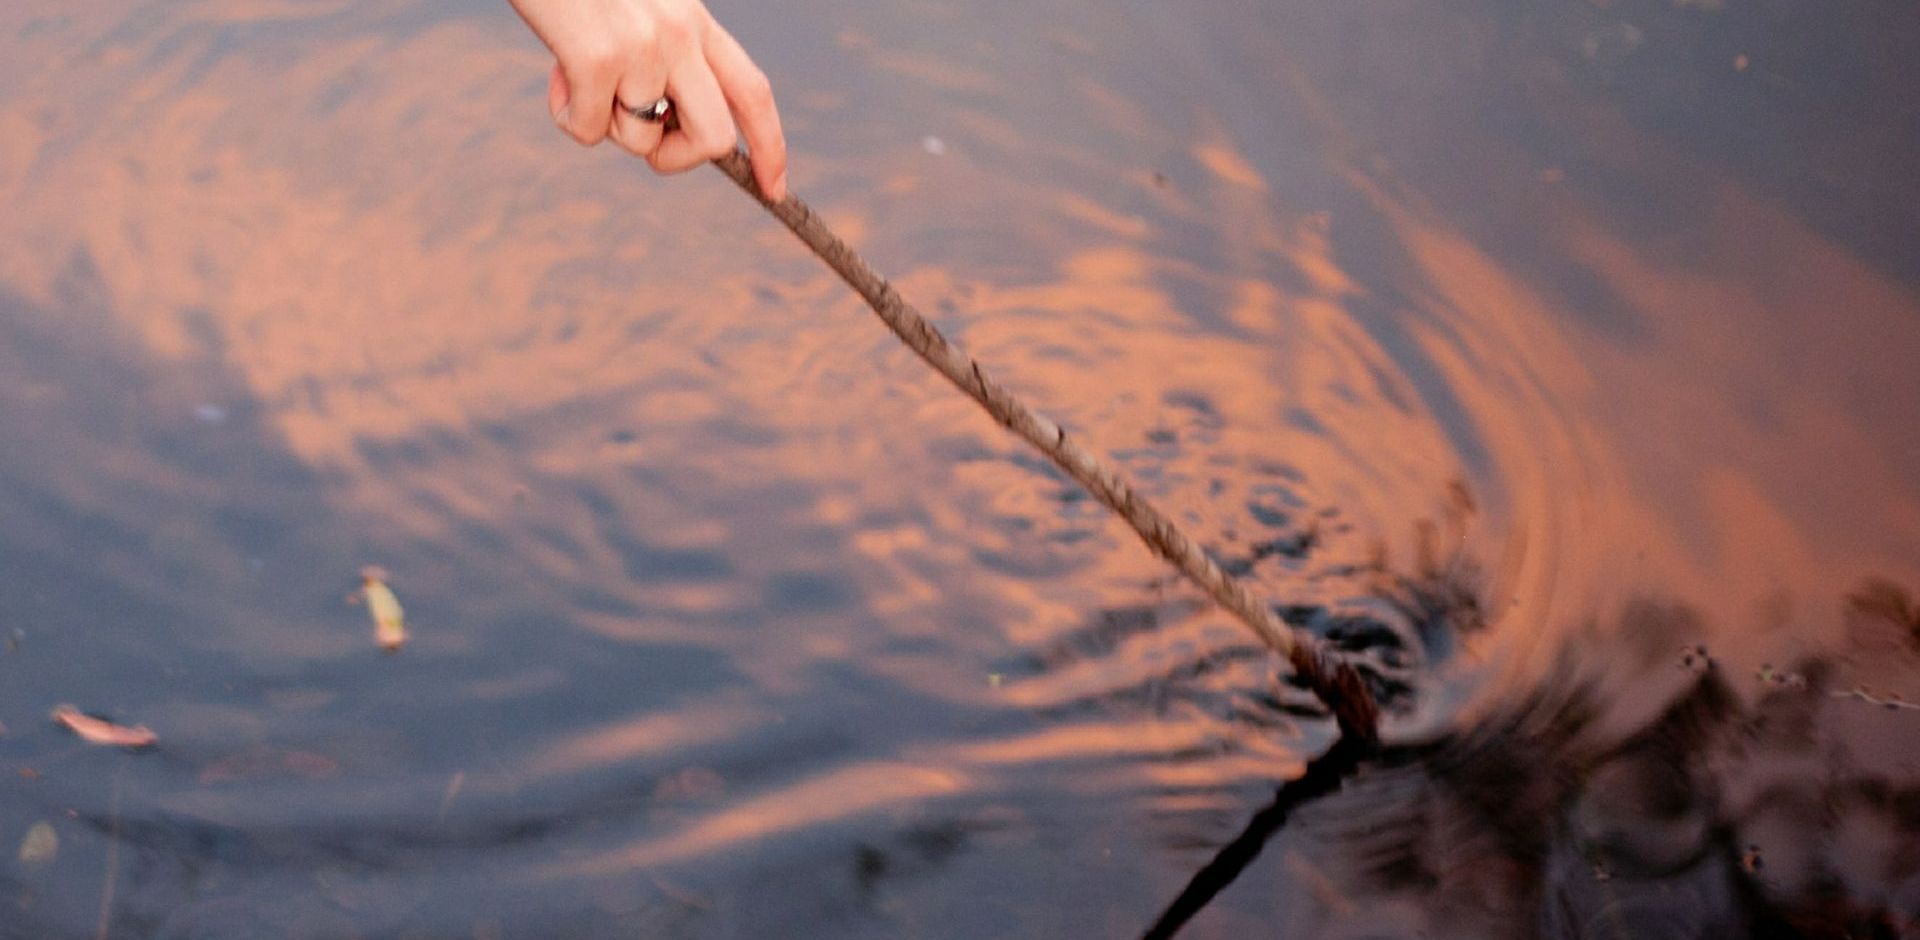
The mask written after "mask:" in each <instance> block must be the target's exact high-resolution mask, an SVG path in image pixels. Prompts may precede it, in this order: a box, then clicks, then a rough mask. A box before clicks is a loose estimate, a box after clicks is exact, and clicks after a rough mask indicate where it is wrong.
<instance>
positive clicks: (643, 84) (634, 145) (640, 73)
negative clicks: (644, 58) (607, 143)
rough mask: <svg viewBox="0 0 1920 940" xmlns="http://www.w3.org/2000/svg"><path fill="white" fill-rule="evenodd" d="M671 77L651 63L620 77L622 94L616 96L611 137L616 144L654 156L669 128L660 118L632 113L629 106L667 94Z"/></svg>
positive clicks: (637, 154) (643, 105)
mask: <svg viewBox="0 0 1920 940" xmlns="http://www.w3.org/2000/svg"><path fill="white" fill-rule="evenodd" d="M666 84H667V79H666V76H665V75H664V74H660V73H659V72H658V71H657V70H656V69H655V68H653V67H651V66H649V67H645V68H642V69H639V70H637V71H633V72H629V73H627V75H626V76H625V77H623V78H622V79H621V80H620V89H619V94H617V95H615V96H614V99H613V124H612V125H611V133H610V134H609V136H611V137H612V138H613V140H614V142H615V143H617V144H619V145H620V146H621V147H623V148H625V149H626V151H627V152H628V153H631V154H633V155H634V156H636V157H650V156H652V155H653V152H654V151H655V150H657V149H659V147H660V138H661V136H662V134H663V133H664V132H665V131H666V128H665V127H663V126H661V124H660V122H659V121H643V120H641V119H639V118H637V117H634V116H633V115H632V114H630V113H628V111H627V107H628V106H633V107H645V106H647V105H649V104H652V103H653V102H655V101H658V100H659V99H660V96H661V95H662V94H664V93H665V92H664V89H665V88H666Z"/></svg>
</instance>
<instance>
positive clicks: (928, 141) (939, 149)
mask: <svg viewBox="0 0 1920 940" xmlns="http://www.w3.org/2000/svg"><path fill="white" fill-rule="evenodd" d="M920 149H922V150H925V151H926V152H927V153H928V154H931V155H932V156H936V157H939V156H945V155H946V152H947V142H946V141H944V140H941V139H940V138H938V137H934V136H932V135H928V136H926V137H922V138H920Z"/></svg>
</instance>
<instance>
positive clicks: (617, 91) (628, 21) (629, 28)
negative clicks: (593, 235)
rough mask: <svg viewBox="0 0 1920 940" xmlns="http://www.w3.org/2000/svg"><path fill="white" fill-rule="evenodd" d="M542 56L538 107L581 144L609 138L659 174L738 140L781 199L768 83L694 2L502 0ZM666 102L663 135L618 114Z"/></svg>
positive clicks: (781, 150)
mask: <svg viewBox="0 0 1920 940" xmlns="http://www.w3.org/2000/svg"><path fill="white" fill-rule="evenodd" d="M511 2H512V3H513V8H514V10H516V11H517V12H518V13H519V14H520V18H521V19H524V20H526V21H527V25H528V26H531V27H533V31H534V33H535V34H536V35H538V36H539V37H540V41H542V42H544V43H546V44H547V48H548V49H550V50H552V52H553V56H554V59H555V60H556V61H555V62H554V66H553V72H552V74H551V75H550V76H549V77H548V79H547V108H548V110H549V111H551V112H552V113H553V120H554V122H555V123H557V124H559V125H560V129H561V130H563V131H565V132H566V133H567V135H568V136H570V137H572V138H573V139H574V140H577V141H579V142H580V143H581V144H583V145H585V146H589V147H591V146H593V145H594V144H597V143H599V142H600V141H602V140H604V139H606V138H607V137H612V138H613V139H614V140H615V141H616V142H618V143H619V144H620V146H622V147H625V148H626V149H628V150H630V151H632V152H633V153H634V154H635V155H636V156H639V157H643V158H645V159H646V161H647V163H648V165H650V166H652V167H653V169H654V170H655V171H656V172H659V173H681V172H685V171H686V170H690V169H692V168H694V167H696V166H699V165H700V164H702V163H704V162H706V161H708V160H710V159H712V158H714V157H718V156H721V155H723V154H725V153H727V152H728V151H731V150H732V149H733V148H734V142H735V141H736V140H737V136H736V132H735V130H734V123H735V122H736V121H737V122H739V129H740V132H742V133H744V134H745V135H746V138H747V149H748V150H749V151H750V152H751V154H752V157H753V175H754V178H755V179H756V180H758V181H759V183H760V189H761V191H762V192H765V193H766V194H767V196H768V197H770V198H772V199H775V200H779V199H783V198H785V197H786V194H787V141H786V137H785V136H784V135H782V134H781V132H780V113H779V111H778V110H776V109H775V108H774V103H773V86H772V85H771V84H769V83H768V81H767V76H766V74H765V73H763V72H761V71H760V69H759V67H758V66H756V65H754V64H753V60H752V59H751V58H748V56H747V51H746V50H745V49H743V48H741V46H740V43H739V42H737V41H736V40H735V39H734V38H733V36H732V35H730V34H728V33H727V31H726V30H725V29H722V28H721V26H720V24H719V23H718V22H716V21H715V20H714V18H713V14H711V13H708V12H707V8H706V7H705V6H703V5H701V3H700V0H511ZM662 95H666V96H668V97H670V98H672V99H673V103H674V109H675V111H676V113H677V114H678V115H679V125H678V126H677V127H675V128H674V129H672V130H670V131H669V130H667V129H666V128H665V127H664V126H662V125H661V124H658V123H654V122H648V121H642V120H640V119H639V118H636V117H634V116H633V115H631V114H628V113H627V112H626V110H625V109H624V108H622V107H620V103H621V102H626V103H627V104H630V105H646V104H648V103H650V102H652V101H655V100H657V99H659V98H660V96H662Z"/></svg>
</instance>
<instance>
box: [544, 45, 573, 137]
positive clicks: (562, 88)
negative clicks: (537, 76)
mask: <svg viewBox="0 0 1920 940" xmlns="http://www.w3.org/2000/svg"><path fill="white" fill-rule="evenodd" d="M572 98H573V90H572V89H570V88H568V87H567V73H565V72H562V71H560V63H559V62H555V63H553V71H551V72H548V73H547V113H548V114H551V115H553V122H554V123H555V124H558V125H560V129H561V130H566V129H567V117H568V114H567V102H569V101H570V100H572Z"/></svg>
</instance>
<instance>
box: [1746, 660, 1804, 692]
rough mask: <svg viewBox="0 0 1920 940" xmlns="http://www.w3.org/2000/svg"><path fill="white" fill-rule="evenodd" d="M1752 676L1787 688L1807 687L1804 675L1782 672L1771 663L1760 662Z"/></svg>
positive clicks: (1769, 683)
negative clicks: (1757, 669) (1758, 667)
mask: <svg viewBox="0 0 1920 940" xmlns="http://www.w3.org/2000/svg"><path fill="white" fill-rule="evenodd" d="M1754 678H1756V679H1759V680H1760V681H1761V682H1764V683H1766V684H1768V685H1778V686H1785V687H1787V688H1789V689H1804V688H1806V687H1807V677H1806V676H1803V675H1801V674H1799V673H1797V672H1783V671H1781V670H1778V669H1775V668H1773V664H1772V663H1761V664H1760V669H1759V671H1758V672H1755V673H1754Z"/></svg>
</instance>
